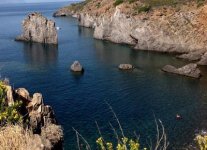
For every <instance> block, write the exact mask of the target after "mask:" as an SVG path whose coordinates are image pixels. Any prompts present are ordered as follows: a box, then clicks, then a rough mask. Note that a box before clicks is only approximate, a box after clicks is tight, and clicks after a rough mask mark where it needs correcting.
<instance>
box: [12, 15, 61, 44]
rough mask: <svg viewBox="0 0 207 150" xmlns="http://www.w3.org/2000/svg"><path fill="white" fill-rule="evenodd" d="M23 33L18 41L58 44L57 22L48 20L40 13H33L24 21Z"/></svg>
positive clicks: (17, 38)
mask: <svg viewBox="0 0 207 150" xmlns="http://www.w3.org/2000/svg"><path fill="white" fill-rule="evenodd" d="M22 27H23V33H22V35H20V36H18V37H16V39H15V40H16V41H27V42H38V43H44V44H58V35H57V29H56V27H55V22H54V21H52V20H48V19H47V18H45V17H44V16H42V14H40V13H31V14H29V15H28V16H27V18H26V19H24V20H23V22H22Z"/></svg>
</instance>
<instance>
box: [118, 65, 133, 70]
mask: <svg viewBox="0 0 207 150" xmlns="http://www.w3.org/2000/svg"><path fill="white" fill-rule="evenodd" d="M133 68H134V67H133V66H132V65H131V64H120V65H119V69H120V70H132V69H133Z"/></svg>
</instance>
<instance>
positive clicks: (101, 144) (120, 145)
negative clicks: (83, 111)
mask: <svg viewBox="0 0 207 150" xmlns="http://www.w3.org/2000/svg"><path fill="white" fill-rule="evenodd" d="M107 105H108V107H109V109H110V111H111V113H112V115H113V117H114V119H115V121H116V122H117V124H118V129H115V128H114V127H113V125H112V124H111V123H109V125H110V126H111V128H112V130H113V132H114V135H115V137H116V142H111V141H114V140H112V139H111V140H107V139H105V138H104V137H103V135H102V133H101V130H100V128H99V125H98V123H97V122H96V126H97V129H98V133H99V136H100V137H99V138H98V139H96V144H97V147H98V149H99V150H147V149H149V150H167V148H168V145H169V142H168V140H167V135H166V133H165V128H164V125H163V124H162V121H161V120H157V119H155V125H156V131H157V135H156V140H155V141H156V142H155V143H154V145H149V146H148V148H147V147H145V146H142V145H141V143H139V137H138V136H137V135H136V133H134V134H135V137H136V138H131V137H127V136H125V134H124V130H123V128H122V125H121V123H120V121H119V119H118V117H117V115H116V113H115V112H114V110H113V108H112V107H111V106H110V105H109V104H108V103H107ZM73 130H74V131H75V133H76V138H77V147H78V150H81V147H80V145H82V144H80V141H83V143H84V145H85V148H86V150H91V146H90V144H89V143H88V142H87V140H86V139H85V138H84V137H83V136H82V135H81V134H80V133H79V132H78V131H77V130H76V129H75V128H73ZM118 131H119V132H118Z"/></svg>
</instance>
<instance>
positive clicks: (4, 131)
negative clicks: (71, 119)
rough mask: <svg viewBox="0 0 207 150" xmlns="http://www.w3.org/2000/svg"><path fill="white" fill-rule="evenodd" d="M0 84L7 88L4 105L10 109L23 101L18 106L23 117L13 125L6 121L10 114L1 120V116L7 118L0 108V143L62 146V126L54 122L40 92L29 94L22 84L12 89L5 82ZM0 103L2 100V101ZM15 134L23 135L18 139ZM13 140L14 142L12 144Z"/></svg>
mask: <svg viewBox="0 0 207 150" xmlns="http://www.w3.org/2000/svg"><path fill="white" fill-rule="evenodd" d="M0 87H1V92H2V89H5V91H6V94H5V98H4V99H5V104H4V107H8V108H9V109H11V108H13V107H14V106H15V105H16V102H17V101H18V102H22V103H23V104H22V106H21V107H20V108H21V109H19V110H18V113H19V114H21V116H22V121H21V123H18V125H15V126H13V125H11V124H9V123H8V124H5V123H7V121H8V120H9V118H11V117H12V116H8V118H7V120H3V118H6V116H5V115H6V114H7V113H5V112H3V113H2V109H1V112H0V113H1V115H0V117H1V118H0V125H1V128H0V143H1V147H2V148H3V149H4V148H5V149H18V148H19V149H31V150H33V149H35V150H61V149H63V147H62V144H63V130H62V128H61V126H60V125H58V124H57V120H56V118H55V114H54V111H53V109H52V107H51V106H49V105H45V104H44V102H43V97H42V94H41V93H34V94H33V96H31V95H30V93H29V92H28V91H27V90H26V89H25V88H18V89H13V88H12V87H11V86H10V85H9V84H8V83H5V82H2V81H1V83H0ZM1 100H2V97H1ZM2 104H3V102H2V101H1V105H2ZM5 110H7V108H5ZM14 111H16V110H14ZM10 115H12V114H10ZM14 118H16V116H15V117H14ZM10 120H11V119H10ZM12 131H13V132H12ZM18 136H19V138H24V139H18ZM15 137H16V138H15ZM6 138H8V139H6ZM7 140H8V141H7ZM2 141H3V142H2ZM12 144H14V145H13V146H11V145H12Z"/></svg>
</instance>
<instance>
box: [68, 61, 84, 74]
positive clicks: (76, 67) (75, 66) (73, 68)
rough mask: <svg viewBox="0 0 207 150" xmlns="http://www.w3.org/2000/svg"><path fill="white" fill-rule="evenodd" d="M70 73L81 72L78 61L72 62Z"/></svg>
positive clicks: (81, 68)
mask: <svg viewBox="0 0 207 150" xmlns="http://www.w3.org/2000/svg"><path fill="white" fill-rule="evenodd" d="M70 69H71V71H73V72H83V71H84V70H83V67H82V65H81V64H80V63H79V61H74V62H73V64H72V65H71V67H70Z"/></svg>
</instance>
